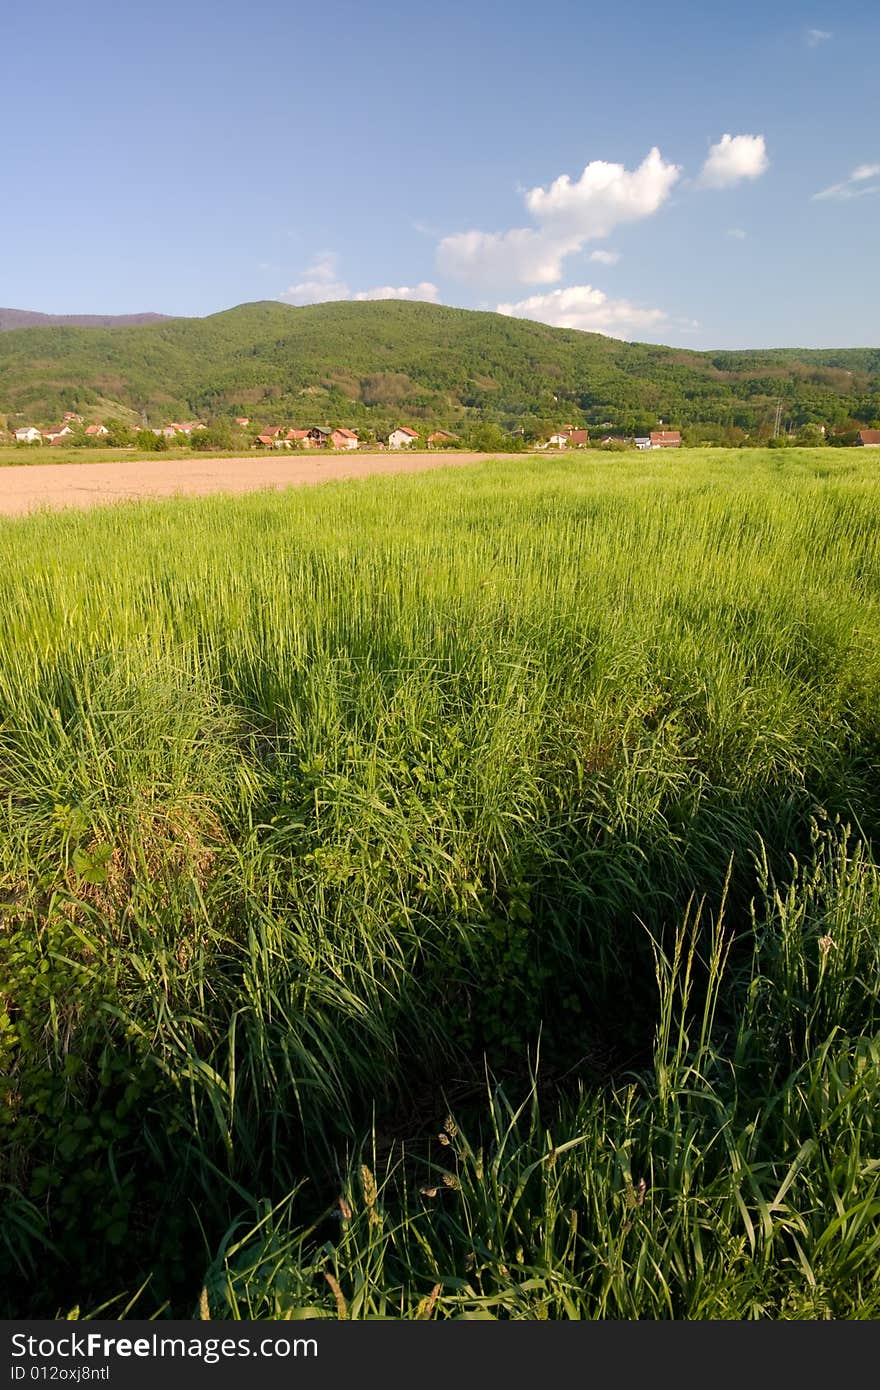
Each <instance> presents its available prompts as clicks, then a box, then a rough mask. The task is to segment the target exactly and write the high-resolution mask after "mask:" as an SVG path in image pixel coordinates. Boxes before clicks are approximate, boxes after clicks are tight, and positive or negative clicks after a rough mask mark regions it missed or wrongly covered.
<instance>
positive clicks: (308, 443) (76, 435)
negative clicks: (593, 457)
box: [14, 411, 681, 450]
mask: <svg viewBox="0 0 880 1390" xmlns="http://www.w3.org/2000/svg"><path fill="white" fill-rule="evenodd" d="M234 423H235V425H236V426H237V428H238V429H239V430H241V431H247V430H248V429H249V427H251V423H252V422H251V420H250V418H249V417H247V416H237V417H236V418H235V422H234ZM208 428H209V426H208V425H207V424H205V423H204V422H203V421H200V420H183V421H172V422H170V423H169V424H166V425H160V426H157V427H152V428H148V427H145V428H144V430H142V431H140V433H141V434H146V433H150V434H152V435H154V436H155V437H156V438H157V439H162V440H165V441H168V442H170V441H172V440H177V441H178V442H183V441H186V440H192V438H193V437H194V436H196V435H197V434H198V433H199V432H201V431H206V430H207V429H208ZM368 433H369V436H370V437H369V438H361V436H360V434H359V433H358V431H357V430H354V429H349V428H347V427H345V426H341V425H340V426H335V427H332V426H328V425H311V426H308V427H306V428H299V429H297V428H294V427H285V426H282V425H266V426H262V427H258V428H257V429H256V431H255V432H253V433H252V435H251V438H250V443H251V445H252V446H253V447H255V448H264V449H333V450H349V449H359V448H369V449H385V448H388V449H408V448H420V447H427V448H429V449H454V448H457V447H459V446H460V445H461V444H462V442H463V441H462V439H461V436H460V435H457V434H454V433H453V432H452V431H451V430H442V429H436V430H431V431H430V432H429V433H426V434H424V435H422V434H420V433H419V431H418V430H414V429H412V428H411V427H410V426H409V425H398V426H396V427H395V428H394V429H392V430H390V431H389V433H388V435H387V438H382V437H379V438H376V437H375V435H374V433H373V431H369V432H368ZM112 434H113V430H112V429H111V428H110V427H109V426H108V425H106V424H104V423H103V422H101V423H91V424H86V422H85V420H84V417H83V416H82V415H79V414H78V413H77V412H75V411H67V412H65V414H64V416H63V418H62V420H61V423H60V424H58V425H55V426H52V427H50V428H49V429H40V428H39V427H38V426H37V425H22V426H20V427H19V428H18V429H16V430H15V431H14V438H15V441H16V443H18V444H32V445H42V444H44V445H49V446H58V445H68V446H69V445H71V444H75V443H84V444H101V443H104V442H109V441H110V439H111V437H112ZM680 445H681V434H680V432H679V431H678V430H669V429H659V430H654V431H652V432H651V433H650V434H649V435H644V436H636V437H625V436H622V435H604V436H602V437H597V438H591V435H590V431H589V430H588V429H579V428H577V427H576V426H574V425H563V426H562V427H561V428H559V429H558V430H556V431H554V432H553V433H552V434H550V435H548V436H547V437H546V438H545V439H540V440H536V441H535V442H534V444H533V445H532V446H531V447H533V448H535V449H586V448H590V447H591V446H592V447H596V446H599V447H603V446H604V447H606V448H610V447H615V448H635V449H677V448H679V447H680ZM511 447H516V448H520V449H521V448H522V443H521V436H520V435H519V434H518V433H514V434H512V435H511Z"/></svg>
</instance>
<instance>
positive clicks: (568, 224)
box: [437, 147, 681, 285]
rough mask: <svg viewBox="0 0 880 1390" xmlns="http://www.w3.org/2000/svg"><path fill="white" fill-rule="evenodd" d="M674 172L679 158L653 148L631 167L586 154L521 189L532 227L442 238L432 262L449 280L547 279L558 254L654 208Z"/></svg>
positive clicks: (554, 275)
mask: <svg viewBox="0 0 880 1390" xmlns="http://www.w3.org/2000/svg"><path fill="white" fill-rule="evenodd" d="M680 174H681V170H680V168H679V167H678V165H676V164H667V163H665V161H664V160H663V158H662V156H661V154H660V151H659V150H658V149H657V148H656V147H655V148H654V149H652V150H650V152H649V153H648V154H647V155H646V157H645V158H644V159H643V161H642V163H641V164H640V165H639V167H638V168H637V169H634V170H628V169H625V168H624V166H623V165H622V164H609V163H608V162H607V161H605V160H602V159H596V160H593V161H592V163H590V164H588V165H586V167H585V168H584V171H583V173H582V174H581V175H580V177H579V178H577V179H575V180H572V179H571V178H570V177H569V175H568V174H561V175H560V176H559V178H557V179H554V181H553V182H552V183H551V184H550V185H549V187H547V188H543V187H540V186H539V187H537V188H532V189H529V190H526V191H524V201H525V204H526V208H527V209H528V211H529V212H530V213H531V214H532V216H533V218H534V219H535V221H536V223H537V224H538V225H537V227H515V228H513V229H512V230H511V231H507V232H480V231H470V232H462V233H459V234H458V235H455V236H448V237H444V238H443V240H442V241H441V242H440V244H439V246H438V248H437V264H438V266H439V268H440V269H441V271H443V272H444V273H445V274H447V275H451V276H453V277H455V278H456V279H462V280H473V281H478V282H480V283H490V284H492V283H494V284H506V283H510V282H512V281H518V282H519V283H521V284H524V285H552V284H553V283H555V281H557V280H561V279H562V275H563V265H562V263H563V261H564V259H565V257H566V256H571V255H573V254H574V253H575V252H577V251H580V250H581V249H582V247H583V246H584V243H585V242H587V241H593V240H597V239H599V238H601V237H606V236H610V234H611V233H612V232H613V231H614V229H615V227H618V226H620V225H621V224H622V223H625V222H637V221H640V220H641V219H642V218H645V217H650V216H651V215H652V214H653V213H655V212H656V211H657V210H658V208H660V207H661V205H662V204H663V203H664V202H665V201H666V199H667V198H668V197H669V194H670V192H671V190H672V187H673V184H674V183H675V182H676V180H677V179H678V178H679V176H680ZM610 254H613V253H610ZM608 264H610V262H608Z"/></svg>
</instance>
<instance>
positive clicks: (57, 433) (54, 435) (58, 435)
mask: <svg viewBox="0 0 880 1390" xmlns="http://www.w3.org/2000/svg"><path fill="white" fill-rule="evenodd" d="M71 434H73V430H72V429H71V428H70V425H68V424H64V425H55V426H53V428H52V429H50V430H44V431H43V438H44V439H45V440H47V441H48V443H50V444H56V443H57V442H58V440H59V439H66V438H67V437H68V435H71Z"/></svg>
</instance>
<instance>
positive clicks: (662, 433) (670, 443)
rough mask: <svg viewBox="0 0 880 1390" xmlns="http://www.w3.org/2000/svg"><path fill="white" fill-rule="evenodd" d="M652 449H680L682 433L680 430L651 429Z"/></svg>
mask: <svg viewBox="0 0 880 1390" xmlns="http://www.w3.org/2000/svg"><path fill="white" fill-rule="evenodd" d="M651 448H652V449H680V448H681V435H680V433H679V431H678V430H651Z"/></svg>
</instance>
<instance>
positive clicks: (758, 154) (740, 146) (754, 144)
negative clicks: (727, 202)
mask: <svg viewBox="0 0 880 1390" xmlns="http://www.w3.org/2000/svg"><path fill="white" fill-rule="evenodd" d="M769 163H770V161H769V160H768V158H767V146H766V144H765V142H764V137H763V135H722V137H721V139H720V140H719V141H718V144H717V145H710V146H709V154H708V157H707V159H706V162H705V164H704V165H703V167H702V169H701V171H700V177H699V182H700V184H702V186H703V187H704V188H732V187H733V185H734V184H735V183H740V182H741V181H742V180H743V179H757V178H760V176H761V174H763V173H765V172H766V170H767V168H768V167H769Z"/></svg>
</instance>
